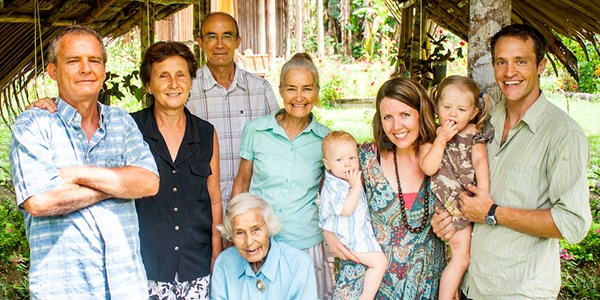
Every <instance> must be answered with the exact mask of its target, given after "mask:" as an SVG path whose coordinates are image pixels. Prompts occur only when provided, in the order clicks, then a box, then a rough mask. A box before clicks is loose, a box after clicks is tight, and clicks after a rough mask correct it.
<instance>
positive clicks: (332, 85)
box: [319, 74, 342, 107]
mask: <svg viewBox="0 0 600 300" xmlns="http://www.w3.org/2000/svg"><path fill="white" fill-rule="evenodd" d="M341 85H342V78H341V77H340V75H338V74H332V75H331V76H329V77H327V78H326V79H325V80H323V83H322V84H321V89H320V90H319V99H321V103H322V104H323V106H324V107H332V106H334V103H335V102H336V101H337V100H338V99H340V89H341Z"/></svg>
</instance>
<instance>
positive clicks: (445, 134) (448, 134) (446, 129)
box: [435, 120, 458, 142]
mask: <svg viewBox="0 0 600 300" xmlns="http://www.w3.org/2000/svg"><path fill="white" fill-rule="evenodd" d="M457 133H458V127H457V126H456V122H454V121H451V120H447V121H446V122H444V124H440V126H438V128H437V129H436V131H435V134H436V138H440V139H442V140H443V141H444V142H448V141H449V140H451V139H452V137H454V136H455V135H456V134H457Z"/></svg>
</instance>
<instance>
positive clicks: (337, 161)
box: [323, 140, 358, 179]
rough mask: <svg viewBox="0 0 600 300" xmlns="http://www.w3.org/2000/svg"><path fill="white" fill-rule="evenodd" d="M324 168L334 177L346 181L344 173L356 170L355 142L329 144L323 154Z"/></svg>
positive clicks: (356, 153)
mask: <svg viewBox="0 0 600 300" xmlns="http://www.w3.org/2000/svg"><path fill="white" fill-rule="evenodd" d="M323 163H324V164H325V168H327V170H329V171H330V172H331V174H333V175H334V176H336V177H338V178H342V179H347V176H346V173H347V172H348V171H351V170H357V169H358V149H357V148H356V142H352V141H347V140H338V141H332V142H330V143H329V144H328V145H327V147H326V148H325V151H324V152H323Z"/></svg>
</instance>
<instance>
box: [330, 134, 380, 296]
mask: <svg viewBox="0 0 600 300" xmlns="http://www.w3.org/2000/svg"><path fill="white" fill-rule="evenodd" d="M322 147H323V163H324V165H325V168H326V169H327V172H326V173H325V181H324V182H323V189H322V191H321V211H320V221H319V225H320V226H321V228H323V229H325V230H328V231H331V232H333V233H335V234H336V235H337V237H338V238H339V239H340V241H341V242H342V243H343V244H344V245H345V246H346V247H348V248H349V249H350V250H351V251H352V252H353V254H354V255H356V257H358V259H359V260H360V263H361V264H363V265H366V266H367V268H368V269H367V271H366V273H365V283H364V287H363V291H362V293H361V295H360V297H359V298H358V299H369V300H371V299H373V298H374V297H375V294H376V293H377V290H378V289H379V285H380V284H381V279H382V278H383V275H384V274H385V271H386V270H387V259H386V257H385V255H384V254H383V252H382V251H381V247H380V246H379V244H378V243H377V240H375V235H374V234H373V227H371V220H370V217H369V209H368V207H367V199H366V196H365V193H364V190H363V186H362V178H361V171H360V169H359V162H358V148H357V144H356V140H355V139H354V137H352V135H350V134H349V133H347V132H344V131H332V132H330V133H329V134H327V136H325V138H324V139H323V146H322Z"/></svg>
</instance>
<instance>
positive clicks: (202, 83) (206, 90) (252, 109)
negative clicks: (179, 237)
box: [187, 12, 279, 213]
mask: <svg viewBox="0 0 600 300" xmlns="http://www.w3.org/2000/svg"><path fill="white" fill-rule="evenodd" d="M200 32H201V34H202V36H200V37H199V38H198V44H200V47H201V48H202V50H204V53H205V54H206V66H204V67H203V68H201V69H199V70H198V73H197V76H196V78H195V79H194V81H193V83H192V94H191V95H190V100H189V101H188V103H187V107H188V109H189V110H190V111H191V112H192V113H193V114H194V115H196V116H198V117H200V118H202V119H204V120H206V121H208V122H210V123H211V124H213V126H215V129H216V130H217V134H218V138H219V148H220V159H219V161H220V164H221V195H222V198H223V213H224V212H225V209H224V208H225V207H227V202H228V200H229V198H230V196H231V188H232V187H233V180H234V178H235V176H236V174H237V171H238V167H239V164H240V139H241V137H242V130H243V129H244V125H245V124H246V122H248V121H249V120H251V119H254V118H256V117H262V116H265V115H269V114H271V113H272V112H274V111H276V110H278V109H279V106H278V105H277V99H276V98H275V94H274V93H273V89H272V88H271V85H270V84H269V82H267V81H266V80H264V79H262V78H260V77H258V76H255V75H253V74H250V73H248V72H246V71H244V70H242V69H240V68H239V66H237V65H236V64H235V63H234V60H233V59H234V52H235V49H237V48H238V47H239V45H240V43H241V41H242V38H241V37H240V36H239V30H238V25H237V22H236V21H235V19H234V18H233V17H232V16H230V15H228V14H226V13H222V12H217V13H211V14H209V15H208V16H206V18H204V20H203V21H202V25H201V30H200Z"/></svg>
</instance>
